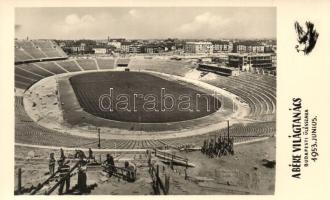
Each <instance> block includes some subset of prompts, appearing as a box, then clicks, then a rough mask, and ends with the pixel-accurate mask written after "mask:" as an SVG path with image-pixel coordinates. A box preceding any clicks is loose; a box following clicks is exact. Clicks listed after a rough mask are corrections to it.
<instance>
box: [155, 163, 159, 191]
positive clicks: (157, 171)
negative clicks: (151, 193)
mask: <svg viewBox="0 0 330 200" xmlns="http://www.w3.org/2000/svg"><path fill="white" fill-rule="evenodd" d="M158 179H159V165H157V168H156V187H157V190H159V182H158Z"/></svg>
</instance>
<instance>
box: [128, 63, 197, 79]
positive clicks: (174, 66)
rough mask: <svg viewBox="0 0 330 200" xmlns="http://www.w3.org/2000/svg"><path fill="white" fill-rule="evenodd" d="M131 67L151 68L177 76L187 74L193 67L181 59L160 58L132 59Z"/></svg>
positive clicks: (138, 68) (134, 68)
mask: <svg viewBox="0 0 330 200" xmlns="http://www.w3.org/2000/svg"><path fill="white" fill-rule="evenodd" d="M129 68H130V69H133V70H140V69H141V70H150V71H156V72H162V73H166V74H173V75H177V76H185V74H186V73H188V72H189V71H190V70H191V69H192V67H191V66H190V65H189V64H187V63H184V62H181V61H172V60H166V61H164V60H158V59H157V60H156V59H155V60H153V59H147V60H146V59H143V60H142V59H132V60H131V61H130V63H129Z"/></svg>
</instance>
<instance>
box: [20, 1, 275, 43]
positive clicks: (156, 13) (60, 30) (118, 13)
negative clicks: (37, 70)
mask: <svg viewBox="0 0 330 200" xmlns="http://www.w3.org/2000/svg"><path fill="white" fill-rule="evenodd" d="M15 36H16V38H19V39H23V38H26V37H27V36H28V37H29V38H31V39H106V38H107V37H108V36H109V37H110V38H127V39H164V38H180V39H208V38H210V39H258V38H259V39H261V38H276V8H274V7H255V8H253V7H193V8H192V7H149V8H146V7H132V8H130V7H106V8H101V7H83V8H79V7H63V8H60V7H39V8H26V7H24V8H16V10H15Z"/></svg>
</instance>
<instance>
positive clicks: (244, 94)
mask: <svg viewBox="0 0 330 200" xmlns="http://www.w3.org/2000/svg"><path fill="white" fill-rule="evenodd" d="M265 77H266V76H265V75H255V74H247V73H242V75H240V76H239V77H223V76H219V77H217V78H216V79H215V80H209V81H205V82H207V83H209V84H212V85H214V86H217V87H220V88H223V89H225V90H227V91H229V92H232V93H234V94H236V95H238V96H240V97H241V98H242V99H243V100H244V101H246V102H247V103H248V104H249V106H250V108H251V111H250V116H251V117H252V118H254V119H261V120H262V119H263V115H271V114H274V113H275V112H276V82H274V79H269V78H265ZM256 80H257V81H256ZM259 80H261V81H259Z"/></svg>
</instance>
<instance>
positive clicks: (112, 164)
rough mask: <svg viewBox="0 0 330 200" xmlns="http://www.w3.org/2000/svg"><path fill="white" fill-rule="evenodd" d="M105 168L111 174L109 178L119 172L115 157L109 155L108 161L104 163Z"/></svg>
mask: <svg viewBox="0 0 330 200" xmlns="http://www.w3.org/2000/svg"><path fill="white" fill-rule="evenodd" d="M103 166H104V167H105V169H106V171H107V172H108V173H109V176H112V173H113V172H116V171H117V170H116V168H115V162H114V160H113V157H112V156H111V155H110V154H107V159H106V160H105V161H104V162H103Z"/></svg>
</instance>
